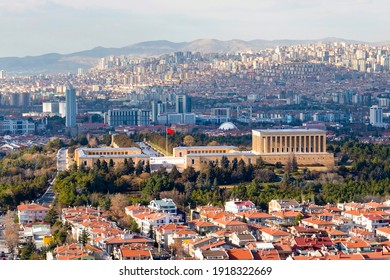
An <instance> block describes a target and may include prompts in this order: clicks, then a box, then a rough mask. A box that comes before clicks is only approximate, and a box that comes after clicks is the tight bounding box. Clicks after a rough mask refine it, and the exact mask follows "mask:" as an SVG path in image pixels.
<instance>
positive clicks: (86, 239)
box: [78, 229, 91, 246]
mask: <svg viewBox="0 0 390 280" xmlns="http://www.w3.org/2000/svg"><path fill="white" fill-rule="evenodd" d="M90 239H91V235H90V234H89V233H88V232H87V230H86V229H83V231H82V232H81V235H80V236H79V240H78V241H79V243H80V244H83V246H85V245H86V244H88V242H89V240H90Z"/></svg>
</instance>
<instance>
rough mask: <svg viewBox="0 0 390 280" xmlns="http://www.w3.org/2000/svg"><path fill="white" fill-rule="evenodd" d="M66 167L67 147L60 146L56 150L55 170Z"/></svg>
mask: <svg viewBox="0 0 390 280" xmlns="http://www.w3.org/2000/svg"><path fill="white" fill-rule="evenodd" d="M66 169H68V149H66V148H61V149H59V150H58V152H57V171H58V172H61V171H64V170H66Z"/></svg>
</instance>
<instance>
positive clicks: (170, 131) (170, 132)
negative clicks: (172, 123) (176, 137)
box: [167, 128, 175, 135]
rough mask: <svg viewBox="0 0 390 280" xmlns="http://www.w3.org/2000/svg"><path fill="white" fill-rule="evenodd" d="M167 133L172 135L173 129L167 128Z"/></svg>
mask: <svg viewBox="0 0 390 280" xmlns="http://www.w3.org/2000/svg"><path fill="white" fill-rule="evenodd" d="M167 134H168V135H173V134H175V131H174V130H173V129H170V128H167Z"/></svg>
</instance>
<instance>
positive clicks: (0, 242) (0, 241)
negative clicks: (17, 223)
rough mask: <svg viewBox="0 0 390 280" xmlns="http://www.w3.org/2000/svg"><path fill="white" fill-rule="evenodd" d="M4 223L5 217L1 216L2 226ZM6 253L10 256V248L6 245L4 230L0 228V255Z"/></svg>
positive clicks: (0, 222) (0, 223)
mask: <svg viewBox="0 0 390 280" xmlns="http://www.w3.org/2000/svg"><path fill="white" fill-rule="evenodd" d="M3 223H4V216H2V215H0V225H2V224H3ZM1 252H4V253H6V254H8V247H7V246H6V245H5V242H4V228H3V227H0V253H1Z"/></svg>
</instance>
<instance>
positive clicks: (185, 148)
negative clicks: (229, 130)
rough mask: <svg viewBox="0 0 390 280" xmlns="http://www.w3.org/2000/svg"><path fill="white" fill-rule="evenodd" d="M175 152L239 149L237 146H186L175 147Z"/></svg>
mask: <svg viewBox="0 0 390 280" xmlns="http://www.w3.org/2000/svg"><path fill="white" fill-rule="evenodd" d="M173 149H174V150H216V149H230V150H236V149H238V148H237V147H236V146H184V147H175V148H173Z"/></svg>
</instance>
